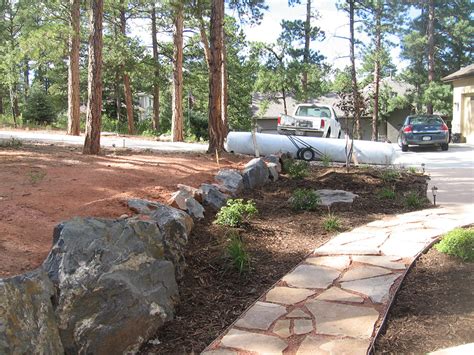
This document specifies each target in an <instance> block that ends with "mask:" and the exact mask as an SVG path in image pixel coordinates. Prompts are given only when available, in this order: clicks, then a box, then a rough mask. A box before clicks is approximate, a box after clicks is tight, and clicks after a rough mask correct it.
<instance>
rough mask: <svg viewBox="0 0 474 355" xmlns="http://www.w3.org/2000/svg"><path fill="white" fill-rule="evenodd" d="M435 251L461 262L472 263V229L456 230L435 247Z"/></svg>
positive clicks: (473, 240) (473, 257) (473, 230)
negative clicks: (458, 259) (454, 257)
mask: <svg viewBox="0 0 474 355" xmlns="http://www.w3.org/2000/svg"><path fill="white" fill-rule="evenodd" d="M435 249H436V250H438V251H440V252H442V253H445V254H448V255H452V256H456V257H458V258H460V259H462V260H463V261H469V262H473V261H474V228H468V229H463V228H456V229H454V230H452V231H451V232H449V233H447V234H446V235H445V236H444V237H443V239H441V241H440V242H439V243H438V244H436V245H435Z"/></svg>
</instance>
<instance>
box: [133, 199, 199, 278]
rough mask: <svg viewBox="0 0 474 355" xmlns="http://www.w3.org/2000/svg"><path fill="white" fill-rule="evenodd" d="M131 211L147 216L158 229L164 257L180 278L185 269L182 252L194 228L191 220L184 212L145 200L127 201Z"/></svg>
mask: <svg viewBox="0 0 474 355" xmlns="http://www.w3.org/2000/svg"><path fill="white" fill-rule="evenodd" d="M128 206H129V207H130V209H132V210H133V211H135V212H137V213H140V214H144V215H147V216H149V217H150V218H151V219H153V220H154V221H155V222H156V223H157V225H158V227H159V228H160V231H161V234H162V235H163V243H164V246H165V257H166V259H168V260H170V261H171V262H172V263H173V264H174V266H175V268H176V278H177V279H178V280H179V279H181V278H182V276H183V273H184V269H185V268H186V260H185V258H184V252H185V248H186V245H187V244H188V238H189V235H190V234H191V230H192V228H193V226H194V223H193V219H192V218H191V217H190V216H189V215H188V214H187V213H186V212H184V211H181V210H178V209H176V208H173V207H170V206H167V205H163V204H161V203H157V202H150V201H146V200H137V199H133V200H128Z"/></svg>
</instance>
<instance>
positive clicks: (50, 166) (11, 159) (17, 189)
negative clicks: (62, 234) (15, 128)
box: [0, 144, 248, 277]
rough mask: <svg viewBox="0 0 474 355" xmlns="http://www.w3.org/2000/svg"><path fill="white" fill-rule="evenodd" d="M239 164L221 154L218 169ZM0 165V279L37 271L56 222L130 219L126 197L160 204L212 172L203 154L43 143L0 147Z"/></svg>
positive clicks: (209, 158) (208, 177)
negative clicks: (87, 151)
mask: <svg viewBox="0 0 474 355" xmlns="http://www.w3.org/2000/svg"><path fill="white" fill-rule="evenodd" d="M246 160H248V158H246V159H245V161H246ZM243 161H244V160H243V159H242V158H238V157H236V156H233V155H226V156H224V157H221V160H220V166H221V167H235V168H239V167H241V166H242V163H241V162H243ZM0 167H1V169H0V182H1V183H0V277H7V276H11V275H15V274H19V273H22V272H25V271H28V270H32V269H34V268H36V267H37V266H39V265H40V264H41V263H42V262H43V260H44V259H45V257H46V255H47V254H48V252H49V250H50V247H51V243H52V233H53V228H54V226H55V225H56V224H58V223H59V222H61V221H63V220H67V219H69V218H71V217H74V216H97V217H110V218H116V217H119V216H121V215H123V214H130V213H131V212H130V211H129V210H128V208H127V207H126V206H125V204H124V201H126V200H127V199H128V198H131V197H137V198H145V199H151V200H157V201H161V202H165V201H166V200H167V199H168V198H169V197H170V195H171V193H173V192H174V191H175V190H176V184H187V185H190V186H195V187H197V186H198V185H199V184H200V183H202V182H205V181H211V180H212V179H213V175H214V174H215V173H216V172H217V170H218V166H217V163H216V161H215V159H214V157H212V156H209V155H204V154H171V153H170V154H163V153H162V154H158V153H152V152H140V153H137V152H131V151H128V150H116V151H113V150H108V151H104V153H103V155H101V156H97V157H95V156H84V155H82V153H81V148H80V147H64V146H54V145H49V144H47V145H44V144H43V145H31V144H27V145H23V146H21V147H18V148H0Z"/></svg>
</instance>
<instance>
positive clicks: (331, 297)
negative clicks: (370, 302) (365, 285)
mask: <svg viewBox="0 0 474 355" xmlns="http://www.w3.org/2000/svg"><path fill="white" fill-rule="evenodd" d="M316 299H317V300H320V301H336V302H354V303H362V302H364V298H363V297H360V296H358V295H354V294H353V293H350V292H347V291H344V290H341V289H340V288H338V287H331V288H329V289H328V290H326V291H324V292H323V293H321V294H320V295H319V296H318V297H316Z"/></svg>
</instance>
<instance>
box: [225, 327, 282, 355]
mask: <svg viewBox="0 0 474 355" xmlns="http://www.w3.org/2000/svg"><path fill="white" fill-rule="evenodd" d="M221 344H222V345H223V346H226V347H229V348H235V349H240V350H243V351H254V352H256V353H260V354H282V353H283V350H285V348H286V347H287V346H288V344H287V343H286V342H285V341H284V340H282V339H280V338H278V337H275V336H271V335H264V334H257V333H251V332H246V331H242V330H237V329H231V330H230V331H229V332H228V333H227V334H226V335H225V336H224V337H223V338H222V340H221Z"/></svg>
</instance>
